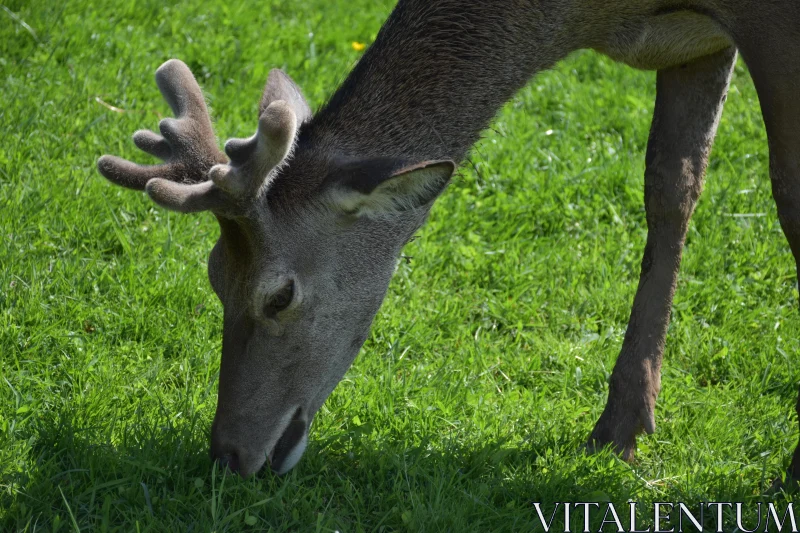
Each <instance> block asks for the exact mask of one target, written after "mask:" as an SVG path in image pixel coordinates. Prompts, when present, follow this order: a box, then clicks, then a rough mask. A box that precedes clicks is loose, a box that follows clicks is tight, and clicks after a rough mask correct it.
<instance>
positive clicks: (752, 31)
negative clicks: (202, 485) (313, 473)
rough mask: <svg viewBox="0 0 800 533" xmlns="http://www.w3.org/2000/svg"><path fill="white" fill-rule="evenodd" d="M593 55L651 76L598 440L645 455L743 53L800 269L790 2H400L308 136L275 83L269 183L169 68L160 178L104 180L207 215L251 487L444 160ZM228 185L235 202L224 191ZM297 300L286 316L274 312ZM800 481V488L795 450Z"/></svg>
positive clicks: (325, 373)
mask: <svg viewBox="0 0 800 533" xmlns="http://www.w3.org/2000/svg"><path fill="white" fill-rule="evenodd" d="M581 48H591V49H595V50H597V51H599V52H602V53H604V54H607V55H609V56H610V57H612V58H614V59H616V60H618V61H622V62H625V63H627V64H629V65H632V66H634V67H638V68H647V69H654V70H658V77H657V98H656V106H655V112H654V117H653V124H652V128H651V132H650V139H649V142H648V148H647V160H646V172H645V207H646V211H647V225H648V237H647V244H646V246H645V251H644V258H643V260H642V271H641V277H640V280H639V287H638V290H637V293H636V297H635V299H634V302H633V308H632V311H631V317H630V322H629V325H628V330H627V332H626V335H625V339H624V342H623V345H622V350H621V353H620V356H619V359H618V362H617V364H616V366H615V368H614V371H613V373H612V376H611V380H610V384H609V399H608V404H607V405H606V408H605V410H604V412H603V414H602V416H601V417H600V419H599V420H598V422H597V424H596V426H595V428H594V430H593V431H592V434H591V436H590V438H589V444H590V446H591V447H599V446H606V445H611V446H612V447H613V448H614V449H615V450H616V451H617V452H618V453H620V454H621V455H622V456H623V457H624V458H625V459H628V460H630V459H632V458H633V455H634V450H635V444H636V435H637V434H638V433H640V432H642V431H646V432H648V433H652V432H653V431H655V416H654V405H655V401H656V397H657V395H658V392H659V389H660V370H661V359H662V354H663V351H664V340H665V336H666V330H667V325H668V323H669V313H670V307H671V303H672V296H673V293H674V290H675V283H676V279H677V273H678V267H679V264H680V259H681V251H682V248H683V242H684V238H685V235H686V229H687V226H688V223H689V219H690V217H691V215H692V212H693V210H694V206H695V203H696V202H697V199H698V197H699V195H700V192H701V190H702V184H703V178H704V174H705V170H706V167H707V165H708V158H709V154H710V151H711V146H712V143H713V140H714V135H715V133H716V128H717V124H718V121H719V117H720V114H721V112H722V105H723V102H724V100H725V95H726V92H727V88H728V83H729V80H730V74H731V69H732V67H733V64H734V62H735V59H736V53H737V49H738V50H739V52H740V53H741V55H742V57H743V58H744V60H745V62H746V63H747V64H748V66H749V67H750V70H751V72H752V75H753V79H754V80H755V84H756V88H757V90H758V94H759V98H760V101H761V106H762V111H763V115H764V121H765V124H766V127H767V134H768V137H769V145H770V172H771V178H772V184H773V194H774V197H775V200H776V203H777V206H778V214H779V217H780V221H781V225H782V227H783V229H784V232H785V234H786V236H787V239H788V240H789V244H790V247H791V249H792V251H793V253H794V255H795V258H796V259H798V260H800V146H798V143H799V142H800V103H798V102H799V101H800V100H798V98H797V97H798V94H797V91H798V87H800V3H798V2H796V1H795V0H683V1H680V0H642V1H640V2H593V1H589V0H494V1H491V2H489V1H486V2H484V1H477V0H401V1H400V2H399V3H398V5H397V7H396V8H395V10H394V11H393V12H392V14H391V16H390V17H389V19H388V20H387V21H386V23H385V24H384V26H383V28H382V29H381V31H380V33H379V34H378V37H377V39H376V41H375V43H374V44H373V45H372V46H371V47H370V49H369V50H368V51H367V52H366V53H365V54H364V56H363V58H362V59H361V61H360V62H359V63H358V65H357V66H356V67H355V68H354V69H353V71H352V72H351V73H350V75H349V76H348V77H347V79H346V80H345V82H344V83H343V84H342V86H341V87H340V88H339V89H338V90H337V91H336V92H335V94H334V95H333V96H332V97H331V99H330V101H329V102H328V103H327V105H326V106H324V108H323V109H322V110H321V111H320V112H319V113H318V114H317V115H316V116H315V117H311V115H310V112H309V108H308V105H307V104H306V103H305V101H304V100H303V98H302V94H301V93H300V90H299V89H298V88H297V87H296V86H295V85H294V83H293V82H291V80H290V79H289V78H288V77H286V76H285V75H283V74H282V73H278V72H273V73H272V74H271V75H270V79H269V80H268V83H267V87H266V89H265V91H264V97H263V98H262V101H261V102H260V104H259V116H260V123H259V124H260V126H259V128H262V127H263V128H265V131H266V130H269V129H270V128H272V130H274V132H277V134H275V135H273V136H272V137H274V138H275V139H278V138H288V137H287V135H288V136H289V137H291V140H292V143H293V144H292V146H290V147H288V148H287V147H286V146H285V145H281V146H282V148H281V149H282V150H283V151H280V150H279V149H278V148H275V147H269V150H268V151H267V152H264V153H269V154H284V153H293V155H292V156H291V158H289V159H288V160H284V161H282V162H280V163H279V164H275V160H274V158H272V159H265V161H266V160H268V161H269V165H268V166H270V167H274V168H261V167H260V166H259V165H256V164H254V163H253V162H252V161H250V160H249V159H248V158H250V157H251V155H250V154H252V153H256V152H257V150H256V149H255V145H254V144H252V142H251V141H235V142H233V143H230V144H229V145H228V146H227V147H226V150H227V152H228V154H229V155H230V156H231V157H232V159H234V161H233V162H231V163H230V164H225V163H224V159H221V158H220V154H219V152H218V150H217V149H216V145H215V144H214V143H213V142H212V141H213V132H212V131H211V127H210V122H209V121H208V119H207V111H206V110H205V105H204V104H203V103H202V97H201V96H199V94H200V93H199V88H197V87H196V82H194V80H193V79H191V80H190V79H189V78H191V74H188V69H181V68H177V67H176V63H168V64H167V65H171V66H167V65H165V67H162V70H160V71H159V72H162V73H163V74H160V75H159V76H160V77H159V87H161V88H162V92H163V93H164V95H165V97H166V98H167V100H168V101H169V102H170V104H171V105H172V107H173V109H174V111H175V112H176V114H177V115H178V117H179V120H178V121H177V123H174V122H168V123H166V124H164V125H163V126H162V133H163V134H164V138H161V137H159V136H157V135H155V134H142V133H138V134H137V137H136V138H135V141H136V144H137V146H139V147H140V148H142V149H143V150H145V151H147V152H148V153H151V154H153V155H156V156H158V157H161V158H162V159H165V160H166V163H165V164H164V165H161V166H156V167H141V166H137V165H133V164H132V163H129V162H126V161H123V160H120V159H118V158H113V157H110V156H104V157H103V158H101V160H100V162H99V163H98V166H99V169H100V171H101V173H103V175H104V176H106V177H108V178H109V179H110V180H112V181H115V182H116V183H119V184H122V185H125V186H129V187H132V188H140V189H141V188H144V187H145V186H146V187H147V190H148V192H149V193H150V194H151V196H152V197H153V199H154V200H156V201H158V202H159V203H161V204H162V205H165V206H166V207H169V208H172V209H177V210H182V211H196V210H203V209H210V210H212V211H213V212H214V213H215V214H216V215H217V217H218V218H219V220H220V225H221V228H222V232H221V235H220V240H219V242H218V243H217V245H216V246H215V247H214V250H213V251H212V253H211V256H210V258H209V277H210V279H211V282H212V286H213V287H214V290H215V292H216V293H217V294H218V295H219V297H220V299H221V300H222V302H223V305H224V308H225V316H224V332H223V355H222V367H221V372H220V392H219V403H218V408H217V416H216V418H215V422H214V427H213V429H212V454H213V455H214V456H215V457H218V458H221V459H222V460H223V461H226V462H227V464H228V465H229V466H231V467H232V468H233V469H235V470H238V471H239V472H241V473H242V474H243V475H248V474H250V473H252V472H253V471H255V470H257V469H258V468H260V467H261V465H262V464H263V462H264V460H265V458H269V460H270V461H271V462H272V467H273V469H274V470H276V471H277V472H279V473H281V472H284V471H286V470H287V469H288V468H291V466H293V464H294V463H295V462H296V461H297V459H299V456H300V454H301V453H302V450H303V447H304V445H305V439H306V435H307V431H308V426H309V424H310V422H311V420H312V418H313V416H314V414H315V413H316V412H317V410H318V409H319V407H320V406H321V404H322V402H324V400H325V398H327V396H328V394H330V392H331V391H332V390H333V388H334V387H335V385H336V383H338V381H339V379H341V377H342V375H343V374H344V372H345V371H346V370H347V368H348V366H349V365H350V363H351V362H352V360H353V358H354V357H355V355H356V353H357V351H358V349H359V347H360V346H361V344H362V343H363V341H364V339H365V338H366V335H367V332H368V329H369V325H370V323H371V321H372V318H373V317H374V315H375V313H376V312H377V309H378V307H379V306H380V303H381V301H382V299H383V295H384V294H385V291H386V288H387V285H388V282H389V279H390V277H391V274H392V271H393V268H394V262H395V261H396V258H397V256H398V254H399V252H400V249H401V248H402V246H403V244H404V243H405V242H406V240H407V239H408V238H409V237H410V235H412V234H413V232H414V231H416V229H417V228H418V227H419V226H420V225H421V224H422V223H423V222H424V220H425V217H426V216H427V213H428V210H429V209H430V206H431V204H432V203H433V201H434V200H435V199H436V197H437V196H438V194H440V193H441V192H442V190H443V189H444V188H445V186H446V184H447V182H448V179H449V177H450V174H451V172H452V169H453V165H452V163H451V161H460V160H462V159H463V158H464V156H465V155H466V153H467V151H468V150H469V149H470V147H471V145H472V144H473V143H474V142H475V141H476V140H477V138H478V136H479V135H480V132H481V130H483V129H484V128H485V127H486V126H487V125H488V124H489V122H490V121H491V119H492V117H493V116H494V114H495V113H496V111H497V109H498V108H499V107H500V106H501V105H502V104H503V103H504V102H505V101H506V100H508V99H509V98H510V97H511V96H512V95H513V94H514V93H515V92H516V91H517V90H518V89H519V88H520V87H522V86H523V85H524V84H525V83H526V82H527V80H528V79H529V78H530V77H531V76H532V75H534V74H535V73H536V72H538V71H540V70H542V69H546V68H548V67H550V66H551V65H553V64H554V63H556V62H557V61H559V60H560V59H562V58H563V57H565V56H566V55H568V54H569V53H570V52H572V51H574V50H578V49H581ZM169 73H172V77H170V76H166V74H169ZM165 79H167V81H166V82H165V81H164V80H165ZM169 79H174V81H172V82H169ZM276 102H277V103H276ZM281 102H282V103H281ZM271 106H277V107H271ZM270 108H272V109H278V108H280V109H281V110H283V111H282V113H284V114H282V115H280V116H281V117H283V118H282V119H281V120H284V119H285V120H284V122H285V123H286V124H294V125H298V126H297V127H298V128H299V129H298V130H297V135H296V136H294V133H293V132H294V130H293V129H290V126H288V125H287V126H281V125H280V124H283V122H281V121H277V119H270V118H269V117H267V118H265V113H266V111H267V110H268V109H270ZM285 113H289V114H285ZM265 121H266V122H265ZM276 124H277V125H276ZM178 126H180V127H178ZM293 127H294V126H291V128H293ZM281 132H284V135H283V137H282V135H281V134H280V133H281ZM247 142H251V144H247ZM269 142H270V143H274V142H276V141H274V140H273V141H269ZM260 146H261V145H260ZM270 146H271V145H270ZM262 148H264V147H263V146H262ZM279 148H280V147H279ZM265 149H266V148H265ZM219 163H222V164H219ZM214 164H217V166H215V167H213V169H212V165H214ZM261 166H263V165H261ZM234 168H236V169H239V170H237V171H236V172H234V173H232V172H233V170H231V169H234ZM257 168H261V170H254V169H257ZM229 175H230V176H234V177H235V178H236V181H235V183H233V184H230V183H227V182H225V181H224V180H223V179H221V178H220V176H229ZM154 178H164V179H160V180H159V179H154ZM209 178H211V179H212V182H208V181H205V180H208V179H209ZM239 180H242V181H241V182H240V181H239ZM247 180H255V181H254V183H262V182H263V183H264V186H263V187H249V186H246V184H247V183H250V182H249V181H247ZM187 183H193V184H194V185H189V184H187ZM234 193H236V194H234ZM798 275H799V276H800V274H798ZM287 287H292V289H293V291H294V292H292V294H293V297H292V301H291V304H289V305H287V306H286V307H285V309H284V308H283V304H281V307H280V310H276V309H278V308H277V307H276V304H275V303H274V302H275V301H276V300H275V298H276V297H277V295H284V296H285V295H286V294H287V290H289V289H288V288H287ZM281 302H283V300H281ZM283 303H285V302H283ZM265 306H266V307H265ZM265 308H268V309H270V313H268V314H265V313H264V309H265ZM797 409H798V413H799V414H800V399H799V400H798V406H797ZM276 454H277V456H276ZM789 473H790V474H791V475H794V476H796V477H800V447H798V451H796V452H795V456H794V459H793V460H792V463H791V466H790V470H789Z"/></svg>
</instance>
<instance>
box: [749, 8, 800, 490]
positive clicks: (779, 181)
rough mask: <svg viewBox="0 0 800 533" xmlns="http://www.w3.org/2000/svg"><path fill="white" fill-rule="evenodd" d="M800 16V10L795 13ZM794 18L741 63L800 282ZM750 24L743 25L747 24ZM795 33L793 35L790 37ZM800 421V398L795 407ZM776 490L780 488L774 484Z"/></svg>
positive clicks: (798, 479) (798, 70)
mask: <svg viewBox="0 0 800 533" xmlns="http://www.w3.org/2000/svg"><path fill="white" fill-rule="evenodd" d="M796 13H797V14H800V10H798V11H796ZM793 20H796V17H795V18H791V17H787V18H786V19H785V21H786V22H785V24H784V22H783V21H781V22H780V23H778V24H777V25H776V26H775V28H774V32H773V33H772V34H771V37H773V38H774V39H777V41H776V40H773V39H770V40H766V39H764V40H762V39H761V38H760V37H761V35H760V34H758V33H757V32H752V35H759V39H758V40H756V39H753V40H751V41H749V42H743V43H742V47H741V49H742V57H743V58H744V60H745V61H746V62H747V66H748V67H749V68H750V73H751V75H752V77H753V82H754V83H755V86H756V91H758V99H759V102H760V103H761V114H762V115H763V117H764V125H765V126H766V128H767V138H768V140H769V173H770V180H771V182H772V197H773V199H774V200H775V204H776V206H777V208H778V220H779V221H780V224H781V228H782V229H783V233H784V235H785V236H786V240H788V241H789V247H790V248H791V250H792V253H793V254H794V259H795V264H796V268H797V275H798V281H800V56H798V53H797V51H798V50H800V38H798V35H797V33H796V31H794V30H795V29H796V27H795V26H792V25H791V24H793V22H791V21H793ZM751 23H752V21H750V20H748V21H745V24H751ZM793 31H794V33H792V32H793ZM795 411H796V413H797V416H798V419H800V397H798V399H797V403H796V404H795ZM786 480H787V481H788V482H789V483H788V484H787V485H788V486H787V488H791V489H796V488H797V486H798V483H800V444H798V445H797V447H796V448H795V451H794V455H793V456H792V460H791V463H790V464H789V469H788V471H787V473H786ZM773 486H774V487H775V488H779V487H782V486H783V483H782V481H781V480H780V479H776V480H775V484H774V485H773Z"/></svg>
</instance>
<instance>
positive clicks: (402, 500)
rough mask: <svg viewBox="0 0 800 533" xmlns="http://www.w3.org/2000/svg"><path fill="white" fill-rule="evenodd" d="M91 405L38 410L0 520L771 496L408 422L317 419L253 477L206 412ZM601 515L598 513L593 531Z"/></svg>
mask: <svg viewBox="0 0 800 533" xmlns="http://www.w3.org/2000/svg"><path fill="white" fill-rule="evenodd" d="M82 418H83V417H82V416H81V415H80V414H78V413H75V412H73V411H70V410H63V411H62V412H60V413H58V414H57V415H56V416H53V417H51V418H44V419H42V420H41V421H40V422H39V423H38V424H37V426H36V430H35V433H32V434H31V435H30V438H31V441H32V442H33V445H32V446H31V447H30V452H29V455H28V457H23V458H21V461H20V463H19V464H20V465H29V469H28V470H25V471H22V470H20V471H17V472H13V473H8V470H6V474H5V475H4V477H3V479H2V480H0V485H2V486H3V487H4V488H5V487H8V488H9V490H4V491H3V492H2V493H0V529H2V530H4V531H5V530H12V531H14V530H42V531H45V530H46V531H56V530H59V529H61V530H75V527H76V526H77V528H78V529H87V530H92V531H95V530H97V531H103V530H111V529H115V528H119V529H120V530H126V531H129V530H135V529H137V528H138V530H139V531H163V530H165V529H169V530H181V531H205V530H210V529H214V530H217V531H225V530H231V531H236V530H239V529H241V528H243V527H245V526H253V527H254V529H255V530H261V529H270V528H272V529H275V530H287V529H294V530H307V529H309V528H311V524H316V529H317V530H331V531H332V530H343V531H356V530H365V531H372V530H376V531H378V530H396V529H406V530H411V531H439V530H455V531H467V530H492V531H508V530H532V531H533V530H541V525H540V521H539V518H538V515H537V512H536V509H535V507H534V505H533V502H539V503H540V504H541V506H542V510H543V512H544V513H545V515H546V516H549V515H550V513H551V512H552V510H553V508H554V505H555V504H556V503H558V502H606V501H611V502H613V503H614V504H615V505H616V506H617V508H618V509H622V510H623V511H621V516H623V515H624V516H626V517H627V511H628V505H627V503H626V502H627V501H628V500H634V501H638V502H640V504H641V505H642V508H644V509H647V508H648V506H649V504H650V503H651V502H653V501H662V502H663V501H667V502H677V501H683V502H687V503H689V504H690V505H695V504H696V503H698V502H700V501H725V502H730V501H759V500H760V497H759V495H758V494H757V493H754V487H753V486H752V483H751V482H750V481H749V480H747V479H743V478H742V477H741V476H736V475H735V472H731V471H726V472H725V471H708V472H700V473H698V474H697V475H696V476H695V477H694V478H693V479H685V480H676V482H674V483H670V482H668V481H660V480H655V481H653V480H651V481H646V480H645V479H643V478H642V477H640V476H639V475H638V474H637V471H636V468H635V467H633V468H632V467H631V466H629V465H627V464H625V463H622V462H621V461H619V460H618V459H617V458H616V457H614V456H612V455H610V454H609V453H607V452H603V453H599V454H595V455H586V454H584V453H583V452H582V450H581V449H580V448H579V446H574V447H572V448H568V447H567V446H570V445H571V444H574V443H566V444H562V447H561V448H559V444H558V442H557V440H556V439H553V438H552V437H551V436H543V437H542V438H543V439H545V440H541V441H537V440H536V439H530V440H528V441H523V442H522V444H512V443H509V442H506V441H490V442H480V443H472V444H470V443H464V442H461V441H458V440H455V439H454V440H450V441H448V440H447V439H444V440H442V439H437V440H435V441H434V440H433V439H426V438H425V437H424V436H423V437H422V438H421V439H419V440H417V441H416V442H415V443H413V444H409V443H408V439H405V438H403V437H404V436H402V435H400V436H395V437H377V436H376V435H375V434H374V433H373V434H366V433H365V432H360V431H355V432H353V431H350V432H342V433H339V434H335V435H332V436H330V437H329V438H327V439H326V440H322V439H320V438H319V437H317V438H316V439H315V436H314V435H313V431H312V440H311V443H310V445H309V449H308V450H307V452H306V455H305V457H304V458H303V460H302V461H301V462H300V464H299V465H298V467H296V468H295V469H294V470H293V471H292V472H290V473H289V474H288V475H286V476H284V477H280V478H278V477H276V476H274V475H272V474H271V473H269V472H266V471H262V472H261V473H259V474H258V475H256V476H253V477H251V478H249V479H246V480H242V479H240V478H238V477H231V476H230V475H229V474H227V473H223V472H220V471H219V470H218V469H217V468H216V467H215V466H214V465H213V464H212V463H211V461H210V459H209V456H208V443H207V436H208V429H209V428H208V425H207V424H204V423H202V422H200V421H199V420H198V417H197V416H194V417H187V418H186V419H184V421H183V422H181V423H180V424H179V425H169V424H159V423H158V422H160V420H156V421H154V420H153V418H149V419H144V417H141V416H139V417H137V419H136V420H134V421H132V422H125V421H122V420H116V421H114V420H107V421H105V423H104V424H101V425H97V426H94V427H80V428H79V427H76V425H75V421H76V420H80V419H82ZM110 436H111V437H110ZM779 498H780V496H779ZM562 508H563V507H562ZM602 508H605V506H604V505H603V506H602ZM649 508H650V509H652V507H649ZM581 513H582V511H581V512H577V511H575V513H574V515H573V524H574V527H575V528H574V529H573V530H575V531H579V530H582V529H581V527H582V524H583V522H582V516H583V515H582V514H581ZM559 516H561V515H559ZM602 518H603V516H602V514H601V515H599V516H593V519H592V521H591V523H592V524H593V526H592V527H593V530H594V531H596V530H597V527H598V526H599V524H600V522H601V520H602ZM73 520H74V523H73ZM709 520H710V517H709ZM643 521H644V522H646V521H647V518H646V516H645V517H643ZM623 523H627V518H624V519H623ZM707 525H708V527H712V526H713V525H714V524H713V523H712V522H710V521H709V524H707ZM560 527H562V528H563V524H562V526H560ZM311 529H313V528H311ZM612 529H613V528H612ZM712 530H713V529H712Z"/></svg>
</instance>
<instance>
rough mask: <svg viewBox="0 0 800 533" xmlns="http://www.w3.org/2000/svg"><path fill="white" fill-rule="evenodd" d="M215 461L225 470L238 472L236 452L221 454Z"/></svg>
mask: <svg viewBox="0 0 800 533" xmlns="http://www.w3.org/2000/svg"><path fill="white" fill-rule="evenodd" d="M216 459H217V462H218V463H219V466H221V467H222V468H227V469H228V470H230V471H231V472H239V455H238V454H237V453H236V452H230V453H225V454H222V455H221V456H220V457H217V458H216Z"/></svg>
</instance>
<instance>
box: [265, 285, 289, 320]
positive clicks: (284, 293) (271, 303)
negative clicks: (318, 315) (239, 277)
mask: <svg viewBox="0 0 800 533" xmlns="http://www.w3.org/2000/svg"><path fill="white" fill-rule="evenodd" d="M293 299H294V281H289V283H287V284H286V285H284V286H283V287H282V288H281V289H280V290H279V291H278V292H276V293H275V294H273V295H272V296H271V297H270V299H269V300H267V303H266V304H265V305H264V314H265V315H266V316H267V317H269V318H273V317H275V315H276V314H278V313H280V312H281V311H283V310H284V309H286V308H287V307H289V305H290V304H291V303H292V300H293Z"/></svg>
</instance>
